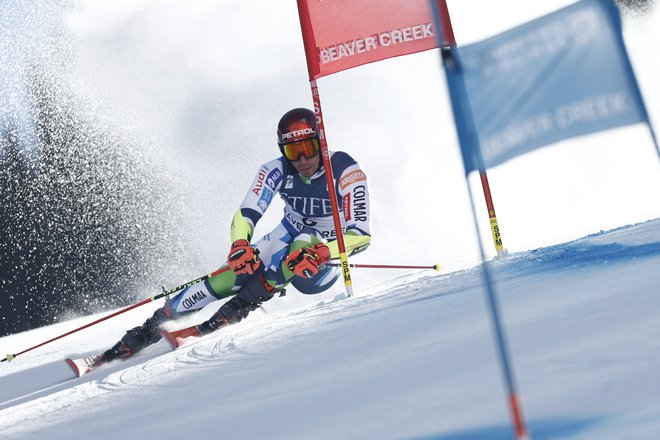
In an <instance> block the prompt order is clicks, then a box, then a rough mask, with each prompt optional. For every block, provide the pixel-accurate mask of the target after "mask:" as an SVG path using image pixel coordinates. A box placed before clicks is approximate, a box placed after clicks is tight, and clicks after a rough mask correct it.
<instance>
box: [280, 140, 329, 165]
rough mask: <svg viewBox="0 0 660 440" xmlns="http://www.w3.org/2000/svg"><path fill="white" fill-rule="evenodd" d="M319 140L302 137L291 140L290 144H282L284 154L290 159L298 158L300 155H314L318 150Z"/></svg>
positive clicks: (308, 157) (310, 156)
mask: <svg viewBox="0 0 660 440" xmlns="http://www.w3.org/2000/svg"><path fill="white" fill-rule="evenodd" d="M319 147H320V145H319V140H318V139H316V138H311V139H304V140H302V141H299V142H292V143H290V144H284V145H282V151H283V152H284V156H286V158H287V159H289V160H291V161H294V162H295V161H296V160H298V159H300V156H301V155H302V156H305V157H306V158H307V159H310V158H312V157H314V155H315V154H316V153H318V151H319Z"/></svg>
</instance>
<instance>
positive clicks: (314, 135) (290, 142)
mask: <svg viewBox="0 0 660 440" xmlns="http://www.w3.org/2000/svg"><path fill="white" fill-rule="evenodd" d="M277 143H278V145H279V146H280V152H281V153H282V155H283V156H284V157H286V158H287V159H289V160H293V161H295V160H298V158H299V157H300V155H301V154H302V155H304V156H306V157H311V156H313V155H314V154H316V153H317V151H318V150H319V146H320V144H319V133H318V127H317V126H316V115H315V114H314V112H313V111H311V110H309V109H306V108H294V109H293V110H289V111H288V112H286V113H285V114H284V116H282V118H281V119H280V122H279V124H278V125H277Z"/></svg>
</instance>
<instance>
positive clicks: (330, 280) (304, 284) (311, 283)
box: [291, 266, 339, 295]
mask: <svg viewBox="0 0 660 440" xmlns="http://www.w3.org/2000/svg"><path fill="white" fill-rule="evenodd" d="M338 278H339V269H338V268H336V267H332V266H326V267H324V268H323V269H321V270H319V273H317V274H316V275H314V276H313V277H311V278H302V277H294V280H293V281H292V282H291V284H292V285H293V287H295V288H296V289H298V290H299V291H300V293H304V294H305V295H315V294H317V293H321V292H325V291H326V290H328V289H329V288H330V287H332V285H333V284H334V283H335V281H337V279H338Z"/></svg>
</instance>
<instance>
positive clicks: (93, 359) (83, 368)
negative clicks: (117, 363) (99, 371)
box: [64, 354, 108, 377]
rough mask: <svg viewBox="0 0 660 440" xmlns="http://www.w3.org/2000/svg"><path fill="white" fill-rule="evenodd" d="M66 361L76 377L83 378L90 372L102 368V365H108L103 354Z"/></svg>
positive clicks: (67, 359)
mask: <svg viewBox="0 0 660 440" xmlns="http://www.w3.org/2000/svg"><path fill="white" fill-rule="evenodd" d="M64 361H65V362H66V363H67V365H68V366H69V367H71V369H72V370H73V373H74V374H75V375H76V377H80V376H83V375H85V374H87V373H89V372H90V371H93V370H95V369H96V368H98V367H100V366H101V365H104V364H107V363H108V361H107V360H106V359H105V356H103V355H102V354H100V355H98V356H87V357H82V358H77V359H72V358H66V359H64Z"/></svg>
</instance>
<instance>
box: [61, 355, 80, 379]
mask: <svg viewBox="0 0 660 440" xmlns="http://www.w3.org/2000/svg"><path fill="white" fill-rule="evenodd" d="M64 361H65V362H66V364H67V365H68V366H69V367H71V369H72V370H73V373H74V374H75V375H76V377H80V376H82V375H81V374H80V369H79V368H78V365H77V364H76V362H75V361H74V360H73V359H70V358H66V359H64Z"/></svg>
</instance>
